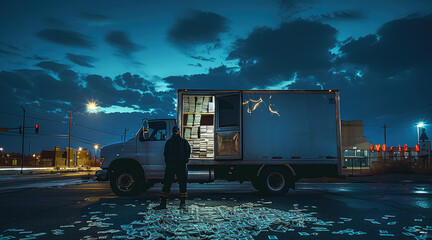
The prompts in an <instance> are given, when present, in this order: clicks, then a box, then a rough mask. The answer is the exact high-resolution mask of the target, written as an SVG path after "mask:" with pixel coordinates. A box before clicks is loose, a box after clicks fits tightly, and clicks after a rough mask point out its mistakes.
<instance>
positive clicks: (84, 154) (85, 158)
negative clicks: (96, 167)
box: [40, 147, 90, 167]
mask: <svg viewBox="0 0 432 240" xmlns="http://www.w3.org/2000/svg"><path fill="white" fill-rule="evenodd" d="M67 150H68V148H65V150H64V151H61V150H60V147H55V150H43V151H42V152H41V156H40V164H43V165H44V166H52V167H57V166H58V167H67V166H68V164H67ZM70 153H71V156H70V164H69V166H71V167H84V166H90V159H89V151H88V150H78V149H72V148H71V150H70Z"/></svg>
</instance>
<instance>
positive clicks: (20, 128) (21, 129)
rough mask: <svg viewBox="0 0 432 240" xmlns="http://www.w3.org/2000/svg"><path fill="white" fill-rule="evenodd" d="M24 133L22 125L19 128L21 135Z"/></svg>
mask: <svg viewBox="0 0 432 240" xmlns="http://www.w3.org/2000/svg"><path fill="white" fill-rule="evenodd" d="M22 132H23V127H22V126H21V125H20V126H19V134H22Z"/></svg>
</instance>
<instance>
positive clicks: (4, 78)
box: [0, 71, 33, 89]
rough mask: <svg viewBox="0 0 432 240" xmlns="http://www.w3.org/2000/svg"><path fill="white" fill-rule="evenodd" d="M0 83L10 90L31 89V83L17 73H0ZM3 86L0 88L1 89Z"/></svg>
mask: <svg viewBox="0 0 432 240" xmlns="http://www.w3.org/2000/svg"><path fill="white" fill-rule="evenodd" d="M0 82H1V83H2V85H3V84H5V85H6V86H9V87H12V88H20V89H31V88H32V87H33V84H32V82H31V81H29V80H28V79H27V78H25V76H23V75H21V74H19V73H18V72H9V71H1V72H0ZM5 85H3V86H2V88H3V89H4V88H5V87H6V86H5Z"/></svg>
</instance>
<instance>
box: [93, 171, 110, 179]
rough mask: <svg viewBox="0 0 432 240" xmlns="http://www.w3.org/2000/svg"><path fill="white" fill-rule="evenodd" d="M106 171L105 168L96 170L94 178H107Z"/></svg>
mask: <svg viewBox="0 0 432 240" xmlns="http://www.w3.org/2000/svg"><path fill="white" fill-rule="evenodd" d="M107 172H108V171H107V169H103V170H98V171H96V174H95V176H96V180H98V181H106V180H108V176H107Z"/></svg>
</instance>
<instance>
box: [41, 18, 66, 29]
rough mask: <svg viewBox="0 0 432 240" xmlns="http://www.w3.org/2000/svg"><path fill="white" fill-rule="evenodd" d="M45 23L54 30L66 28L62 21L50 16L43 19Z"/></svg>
mask: <svg viewBox="0 0 432 240" xmlns="http://www.w3.org/2000/svg"><path fill="white" fill-rule="evenodd" d="M45 21H46V23H47V24H48V25H49V26H50V27H54V28H65V27H67V24H66V23H65V22H64V21H63V20H61V19H60V18H56V17H52V16H50V17H47V18H46V19H45Z"/></svg>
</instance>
